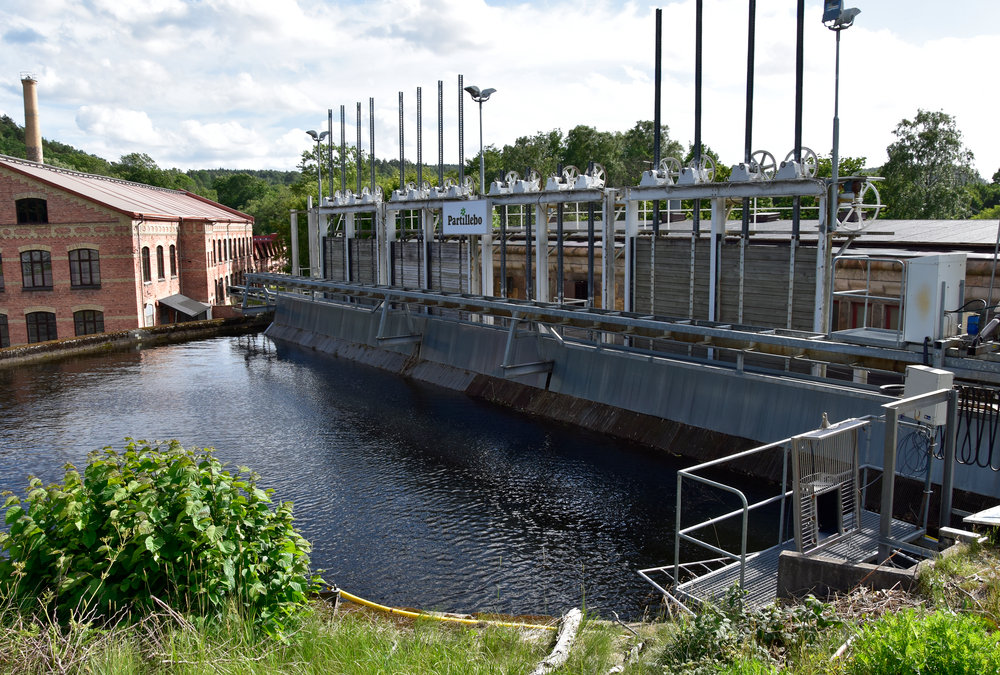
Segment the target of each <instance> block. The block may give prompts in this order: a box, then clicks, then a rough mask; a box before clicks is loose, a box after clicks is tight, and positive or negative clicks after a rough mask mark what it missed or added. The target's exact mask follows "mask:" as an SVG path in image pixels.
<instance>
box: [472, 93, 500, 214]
mask: <svg viewBox="0 0 1000 675" xmlns="http://www.w3.org/2000/svg"><path fill="white" fill-rule="evenodd" d="M465 91H467V92H469V94H471V95H472V100H473V101H475V102H476V103H478V104H479V194H480V195H483V196H485V195H486V156H485V154H484V153H483V101H488V100H490V94H493V93H495V92H496V89H482V90H480V89H479V87H477V86H475V85H472V84H470V85H469V86H468V87H466V88H465Z"/></svg>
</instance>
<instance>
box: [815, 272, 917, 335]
mask: <svg viewBox="0 0 1000 675" xmlns="http://www.w3.org/2000/svg"><path fill="white" fill-rule="evenodd" d="M841 261H856V262H859V263H861V264H863V265H864V270H865V287H864V288H855V289H848V290H843V291H833V293H832V294H831V295H832V297H833V298H838V297H843V298H858V299H863V300H864V309H863V313H862V321H861V324H862V325H861V327H862V328H869V327H870V326H869V325H868V318H869V316H868V304H869V302H871V301H875V300H879V301H883V302H884V301H889V302H895V303H896V305H897V306H898V307H899V317H898V320H897V322H896V330H895V331H894V332H895V334H896V346H900V345H902V344H903V325H904V324H903V322H904V319H905V316H904V313H905V312H906V308H905V303H904V302H903V298H905V297H906V271H907V268H906V262H905V261H903V260H902V259H901V258H890V257H886V256H870V255H864V254H857V253H855V254H848V255H838V256H835V257H834V259H833V276H834V278H835V279H836V276H837V264H838V263H840V262H841ZM873 262H881V263H889V264H891V265H898V266H899V270H900V275H899V278H900V284H899V296H898V297H897V296H887V295H876V294H874V293H872V291H871V286H872V263H873ZM830 305H831V311H832V306H833V303H832V302H831V303H830ZM830 325H831V326H832V325H833V323H832V322H831V323H830ZM871 327H872V328H874V326H871Z"/></svg>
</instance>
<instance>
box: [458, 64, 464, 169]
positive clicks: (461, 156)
mask: <svg viewBox="0 0 1000 675" xmlns="http://www.w3.org/2000/svg"><path fill="white" fill-rule="evenodd" d="M462 80H463V78H462V76H461V75H459V76H458V184H459V185H460V186H461V185H464V184H465V99H464V98H463V97H464V96H465V87H463V86H462Z"/></svg>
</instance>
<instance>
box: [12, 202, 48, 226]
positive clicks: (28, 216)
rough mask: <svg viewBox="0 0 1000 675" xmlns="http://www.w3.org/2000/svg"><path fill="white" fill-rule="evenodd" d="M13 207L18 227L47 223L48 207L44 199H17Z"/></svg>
mask: <svg viewBox="0 0 1000 675" xmlns="http://www.w3.org/2000/svg"><path fill="white" fill-rule="evenodd" d="M15 205H16V207H17V224H18V225H31V224H34V223H47V222H49V207H48V205H47V204H46V202H45V200H44V199H38V198H35V197H29V198H27V199H18V200H17V202H15Z"/></svg>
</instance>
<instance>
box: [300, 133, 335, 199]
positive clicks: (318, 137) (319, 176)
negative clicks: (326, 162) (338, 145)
mask: <svg viewBox="0 0 1000 675" xmlns="http://www.w3.org/2000/svg"><path fill="white" fill-rule="evenodd" d="M306 133H307V134H309V135H310V136H312V139H313V140H314V141H316V183H317V185H318V186H319V201H318V202H317V204H319V205H322V204H323V162H322V161H321V160H320V157H322V155H321V154H320V153H321V152H322V150H321V148H320V143H322V142H323V139H324V138H326V137H327V135H329V133H330V132H329V131H323V132H320V133H318V134H317V133H316V132H315V131H313V130H312V129H310V130H309V131H307V132H306Z"/></svg>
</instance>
